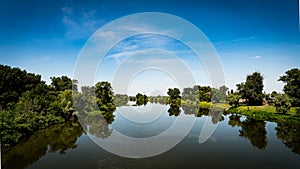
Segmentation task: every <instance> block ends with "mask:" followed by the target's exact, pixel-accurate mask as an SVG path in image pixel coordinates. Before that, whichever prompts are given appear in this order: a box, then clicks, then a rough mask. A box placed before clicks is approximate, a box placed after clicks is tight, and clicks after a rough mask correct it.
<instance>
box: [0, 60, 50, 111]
mask: <svg viewBox="0 0 300 169" xmlns="http://www.w3.org/2000/svg"><path fill="white" fill-rule="evenodd" d="M0 79H1V80H0V108H3V109H6V108H8V107H11V106H13V105H14V104H15V103H16V102H18V100H19V97H20V96H21V95H22V93H23V92H25V91H28V90H31V89H33V88H35V86H36V85H38V84H40V83H43V84H45V82H44V81H41V76H40V75H35V74H33V73H27V72H26V71H25V70H21V69H19V68H11V67H10V66H4V65H0Z"/></svg>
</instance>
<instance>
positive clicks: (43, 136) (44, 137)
mask: <svg viewBox="0 0 300 169" xmlns="http://www.w3.org/2000/svg"><path fill="white" fill-rule="evenodd" d="M82 133H83V130H82V128H81V126H80V124H79V123H78V122H66V123H64V124H58V125H55V126H51V127H49V128H47V129H44V130H39V131H36V132H34V133H33V135H31V136H30V137H28V138H27V139H25V140H23V141H22V142H21V143H20V144H18V145H16V146H14V147H12V148H11V149H9V150H7V151H5V152H3V153H2V168H3V169H20V168H26V167H27V166H29V165H31V164H33V163H35V162H36V161H38V160H39V159H40V158H41V157H43V156H44V155H46V154H47V153H55V152H59V153H60V154H65V153H66V150H68V149H74V148H76V147H77V145H76V141H77V138H79V137H81V135H82Z"/></svg>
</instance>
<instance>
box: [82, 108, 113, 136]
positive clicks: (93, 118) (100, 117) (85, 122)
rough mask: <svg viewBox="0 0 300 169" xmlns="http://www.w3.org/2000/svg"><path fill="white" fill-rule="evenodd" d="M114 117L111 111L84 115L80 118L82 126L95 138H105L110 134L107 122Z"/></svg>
mask: <svg viewBox="0 0 300 169" xmlns="http://www.w3.org/2000/svg"><path fill="white" fill-rule="evenodd" d="M114 117H115V116H114V115H113V111H106V112H103V113H102V114H97V113H96V114H93V115H88V116H85V117H83V118H82V120H81V124H82V128H83V129H84V131H87V132H88V133H89V134H91V135H93V136H96V137H97V138H102V139H104V138H107V137H109V136H110V135H111V134H112V129H110V128H109V124H111V123H112V122H113V121H114Z"/></svg>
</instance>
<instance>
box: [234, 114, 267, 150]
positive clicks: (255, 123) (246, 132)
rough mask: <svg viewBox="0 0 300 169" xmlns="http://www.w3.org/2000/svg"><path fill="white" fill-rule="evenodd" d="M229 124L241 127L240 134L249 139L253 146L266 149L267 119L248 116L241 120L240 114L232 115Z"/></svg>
mask: <svg viewBox="0 0 300 169" xmlns="http://www.w3.org/2000/svg"><path fill="white" fill-rule="evenodd" d="M228 125H230V126H232V127H241V129H240V130H239V133H240V134H239V136H240V137H243V138H246V139H248V140H249V141H250V142H251V144H252V146H254V147H256V148H258V149H265V148H266V147H267V145H268V140H267V131H266V128H265V126H266V122H265V121H263V120H255V119H252V118H246V119H245V120H244V121H241V116H240V115H231V116H230V117H229V121H228Z"/></svg>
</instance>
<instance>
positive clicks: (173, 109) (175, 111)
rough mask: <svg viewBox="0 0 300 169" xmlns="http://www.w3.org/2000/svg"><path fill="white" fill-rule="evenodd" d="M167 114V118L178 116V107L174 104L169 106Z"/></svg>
mask: <svg viewBox="0 0 300 169" xmlns="http://www.w3.org/2000/svg"><path fill="white" fill-rule="evenodd" d="M168 112H169V116H178V115H179V114H180V106H178V105H176V104H170V108H169V110H168Z"/></svg>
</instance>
